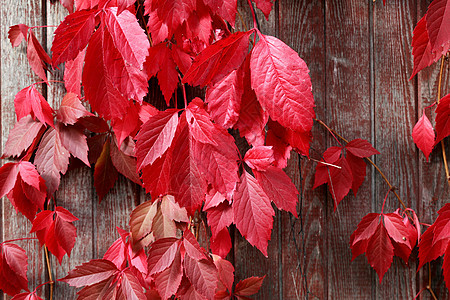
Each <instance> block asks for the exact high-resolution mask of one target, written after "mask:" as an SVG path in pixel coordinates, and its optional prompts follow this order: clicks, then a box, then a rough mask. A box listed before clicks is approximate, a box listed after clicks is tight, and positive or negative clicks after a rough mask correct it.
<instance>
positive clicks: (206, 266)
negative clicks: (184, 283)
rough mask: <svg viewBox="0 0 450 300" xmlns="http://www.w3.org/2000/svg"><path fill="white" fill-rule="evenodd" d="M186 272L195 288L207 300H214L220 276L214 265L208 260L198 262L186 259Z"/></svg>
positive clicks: (186, 257)
mask: <svg viewBox="0 0 450 300" xmlns="http://www.w3.org/2000/svg"><path fill="white" fill-rule="evenodd" d="M184 272H185V273H186V276H187V277H188V278H189V280H190V282H191V283H192V285H193V286H194V288H195V289H196V290H197V291H198V292H199V293H200V294H202V295H203V296H204V297H206V298H207V299H213V298H214V294H215V290H216V286H217V280H218V274H217V268H216V266H215V265H214V263H213V262H212V261H210V260H208V259H201V260H196V259H193V258H191V257H190V256H188V255H187V256H185V257H184Z"/></svg>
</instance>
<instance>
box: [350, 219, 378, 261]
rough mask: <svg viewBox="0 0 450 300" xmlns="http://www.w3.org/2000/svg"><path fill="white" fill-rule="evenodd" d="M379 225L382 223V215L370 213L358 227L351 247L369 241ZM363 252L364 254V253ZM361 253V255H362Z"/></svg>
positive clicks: (351, 239) (353, 234)
mask: <svg viewBox="0 0 450 300" xmlns="http://www.w3.org/2000/svg"><path fill="white" fill-rule="evenodd" d="M378 223H380V214H376V213H370V214H368V215H366V216H364V217H363V218H362V220H361V221H360V222H359V224H358V227H357V228H356V230H355V231H354V232H353V233H352V235H351V237H350V247H351V248H352V251H353V247H354V246H356V244H357V243H358V242H360V241H364V240H369V239H370V238H371V237H372V236H373V234H374V233H375V231H376V230H377V226H378ZM364 252H365V251H363V252H362V253H364ZM362 253H361V254H362Z"/></svg>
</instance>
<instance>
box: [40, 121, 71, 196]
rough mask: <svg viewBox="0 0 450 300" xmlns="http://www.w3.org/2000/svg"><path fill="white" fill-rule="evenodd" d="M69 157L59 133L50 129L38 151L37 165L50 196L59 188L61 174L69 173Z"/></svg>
mask: <svg viewBox="0 0 450 300" xmlns="http://www.w3.org/2000/svg"><path fill="white" fill-rule="evenodd" d="M69 156H70V153H69V151H68V150H67V149H66V148H65V147H64V146H63V145H62V143H61V138H60V135H59V132H58V131H57V130H55V129H53V128H49V130H48V131H47V132H46V133H45V134H44V136H43V137H42V140H41V142H40V144H39V148H38V149H37V151H36V158H35V164H36V167H37V170H38V171H39V173H40V174H41V176H42V178H44V180H45V184H46V185H47V189H48V193H49V194H50V195H51V194H53V193H54V192H55V191H56V190H57V189H58V187H59V181H60V174H59V173H62V174H65V173H66V171H67V166H68V165H69Z"/></svg>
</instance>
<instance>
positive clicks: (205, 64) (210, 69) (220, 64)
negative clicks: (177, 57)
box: [183, 30, 253, 86]
mask: <svg viewBox="0 0 450 300" xmlns="http://www.w3.org/2000/svg"><path fill="white" fill-rule="evenodd" d="M252 33H253V30H250V31H247V32H236V33H233V34H232V35H230V36H229V37H227V38H225V39H222V40H220V41H218V42H216V43H214V44H212V45H211V46H209V47H208V48H206V49H205V50H203V51H202V52H201V53H200V54H199V55H198V56H197V57H196V58H195V59H194V62H193V63H192V66H191V67H190V68H189V70H188V71H187V72H186V75H185V76H184V78H183V83H188V84H190V85H193V86H196V85H200V86H205V85H209V84H215V83H216V82H218V81H220V80H222V79H223V78H224V77H225V76H227V75H228V74H229V73H230V72H231V71H233V70H236V69H237V68H239V66H240V65H241V64H242V62H243V61H244V59H245V57H246V55H247V52H248V39H249V37H250V35H251V34H252Z"/></svg>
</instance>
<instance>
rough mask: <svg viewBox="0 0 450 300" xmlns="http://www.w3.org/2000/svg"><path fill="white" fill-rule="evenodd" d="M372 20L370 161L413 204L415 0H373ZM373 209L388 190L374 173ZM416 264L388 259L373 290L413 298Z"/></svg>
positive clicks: (391, 203) (390, 206)
mask: <svg viewBox="0 0 450 300" xmlns="http://www.w3.org/2000/svg"><path fill="white" fill-rule="evenodd" d="M373 20H374V25H373V26H374V33H373V43H374V83H375V86H374V91H375V103H374V109H375V128H374V130H375V148H376V149H378V150H379V151H380V152H381V155H377V156H376V158H375V160H376V163H377V164H378V165H379V166H380V167H381V168H382V170H383V172H384V173H385V175H386V176H387V177H388V178H389V179H390V180H391V181H392V184H393V185H395V186H396V187H397V188H398V189H397V192H398V194H399V195H400V196H401V198H402V199H404V201H405V203H406V205H407V206H410V207H412V208H413V209H415V208H416V207H417V203H418V201H420V200H421V199H418V192H419V186H418V161H417V155H418V153H417V148H416V147H415V145H414V143H413V141H412V137H411V132H412V129H413V127H414V124H415V120H416V116H417V113H416V93H415V86H414V83H413V82H411V81H409V76H410V74H411V71H412V67H413V57H412V55H411V48H410V45H411V41H412V39H411V33H412V31H413V28H414V25H415V23H416V1H414V0H410V1H401V0H398V1H387V2H386V5H385V6H384V5H383V3H382V2H381V1H380V2H376V3H374V4H373ZM374 188H375V199H374V201H375V207H374V211H380V210H381V206H382V204H383V199H384V196H385V195H386V193H387V192H388V190H389V187H388V186H387V184H386V183H385V182H384V181H383V180H382V178H381V177H380V176H379V175H378V174H377V176H376V186H375V187H374ZM398 207H400V204H399V203H398V201H397V200H396V199H395V197H394V196H393V195H391V196H390V197H389V198H388V200H387V201H386V206H385V212H392V211H394V210H396V209H397V208H398ZM415 280H416V265H415V263H414V262H413V261H411V262H410V266H409V267H405V265H404V263H402V262H401V261H400V259H397V258H396V259H394V262H393V264H392V266H391V268H390V269H389V271H388V272H387V273H386V275H385V277H384V278H383V282H382V283H381V284H379V283H378V282H376V281H377V280H374V281H373V283H372V284H373V286H374V288H375V295H376V297H378V298H389V297H392V296H393V295H396V297H398V298H401V299H412V298H414V296H415V294H416V292H417V289H416V285H415Z"/></svg>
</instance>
